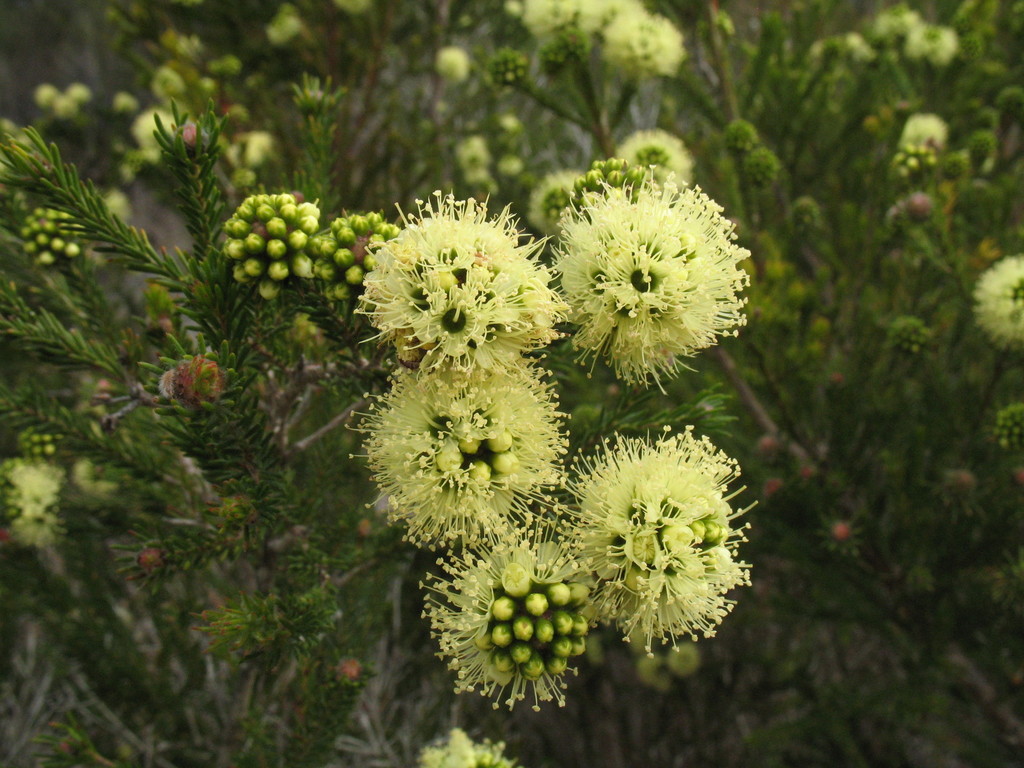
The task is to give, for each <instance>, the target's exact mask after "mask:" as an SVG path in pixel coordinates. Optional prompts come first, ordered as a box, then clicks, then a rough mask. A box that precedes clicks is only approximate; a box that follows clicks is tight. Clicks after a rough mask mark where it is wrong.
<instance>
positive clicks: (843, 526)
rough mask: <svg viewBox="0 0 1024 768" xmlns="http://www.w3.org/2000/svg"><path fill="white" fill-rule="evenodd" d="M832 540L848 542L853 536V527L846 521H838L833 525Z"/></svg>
mask: <svg viewBox="0 0 1024 768" xmlns="http://www.w3.org/2000/svg"><path fill="white" fill-rule="evenodd" d="M831 533H832V538H833V539H834V540H836V541H846V540H847V539H849V538H850V536H851V535H852V534H853V526H851V525H850V524H849V523H848V522H847V521H846V520H836V521H835V522H834V523H832V531H831Z"/></svg>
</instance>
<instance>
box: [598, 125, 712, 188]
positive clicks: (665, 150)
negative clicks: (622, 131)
mask: <svg viewBox="0 0 1024 768" xmlns="http://www.w3.org/2000/svg"><path fill="white" fill-rule="evenodd" d="M615 155H616V156H617V157H621V158H624V159H626V160H628V161H629V163H630V164H631V165H638V166H640V167H641V168H649V167H650V166H654V179H655V181H657V182H659V183H664V182H665V181H666V180H667V179H668V177H669V174H675V179H676V181H677V182H679V183H680V184H690V183H691V182H692V181H693V156H692V155H691V154H690V151H689V150H688V149H687V148H686V145H685V144H683V142H682V141H681V140H680V139H679V138H678V137H676V136H673V135H672V134H671V133H669V132H668V131H662V130H660V129H654V130H651V131H637V132H635V133H632V134H630V135H629V136H627V137H626V138H625V139H623V141H622V143H621V144H620V145H619V148H618V149H617V150H616V152H615Z"/></svg>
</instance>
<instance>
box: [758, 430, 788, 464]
mask: <svg viewBox="0 0 1024 768" xmlns="http://www.w3.org/2000/svg"><path fill="white" fill-rule="evenodd" d="M781 447H782V444H781V443H779V440H778V438H777V437H775V436H774V435H762V436H761V439H760V440H758V441H757V449H756V450H757V455H758V456H760V457H761V458H762V459H767V460H769V461H771V460H772V459H774V458H775V457H776V456H777V455H778V453H779V448H781Z"/></svg>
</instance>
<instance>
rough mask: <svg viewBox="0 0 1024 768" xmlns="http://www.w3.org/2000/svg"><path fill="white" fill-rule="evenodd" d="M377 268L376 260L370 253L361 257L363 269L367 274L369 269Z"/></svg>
mask: <svg viewBox="0 0 1024 768" xmlns="http://www.w3.org/2000/svg"><path fill="white" fill-rule="evenodd" d="M376 266H377V259H376V258H375V257H374V255H373V254H372V253H368V254H366V255H365V256H363V269H365V270H366V271H367V272H369V271H370V270H371V269H373V268H374V267H376Z"/></svg>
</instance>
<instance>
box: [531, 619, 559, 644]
mask: <svg viewBox="0 0 1024 768" xmlns="http://www.w3.org/2000/svg"><path fill="white" fill-rule="evenodd" d="M533 636H534V638H536V640H537V642H540V643H550V642H551V641H552V640H554V639H555V625H554V624H552V623H551V620H550V619H537V621H536V622H534V625H533Z"/></svg>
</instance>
